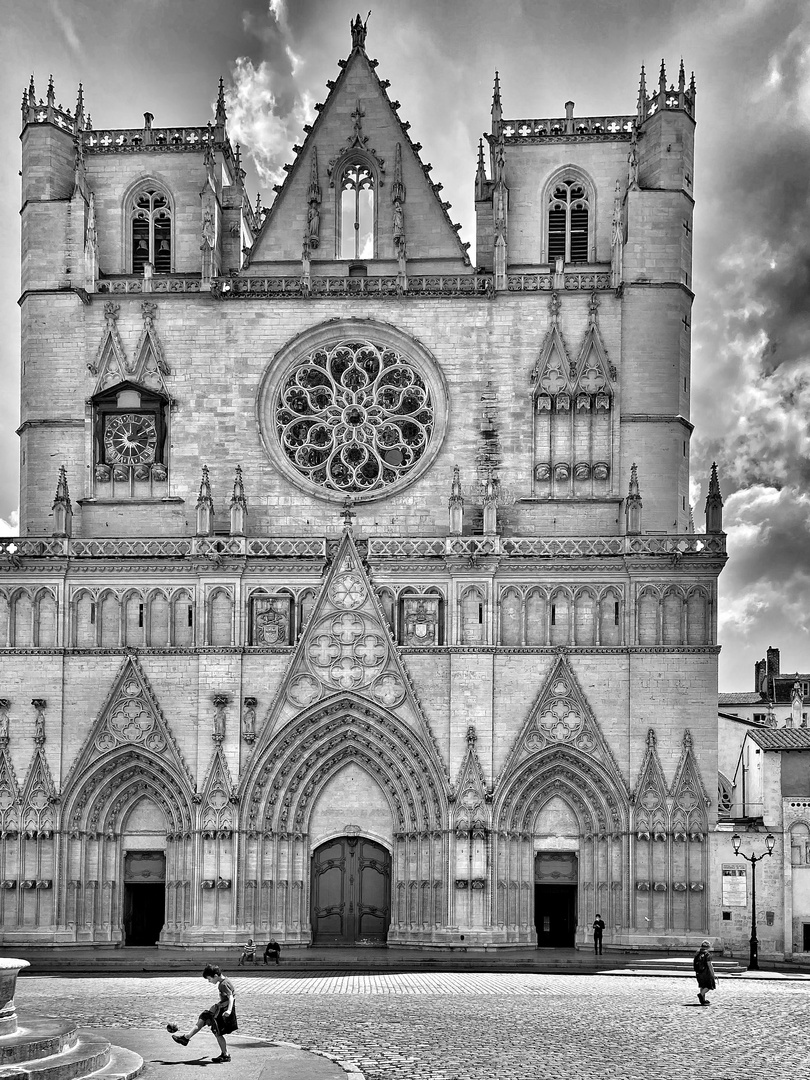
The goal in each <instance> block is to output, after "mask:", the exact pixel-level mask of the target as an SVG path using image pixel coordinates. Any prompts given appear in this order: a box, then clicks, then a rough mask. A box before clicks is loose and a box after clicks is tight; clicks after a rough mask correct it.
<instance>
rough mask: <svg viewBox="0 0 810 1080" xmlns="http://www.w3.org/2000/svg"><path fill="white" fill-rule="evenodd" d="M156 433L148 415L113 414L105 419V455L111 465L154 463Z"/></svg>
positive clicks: (152, 421) (153, 419)
mask: <svg viewBox="0 0 810 1080" xmlns="http://www.w3.org/2000/svg"><path fill="white" fill-rule="evenodd" d="M156 451H157V431H156V428H155V418H154V416H152V415H151V414H150V413H116V414H114V415H108V416H106V417H105V422H104V456H105V459H106V461H107V463H108V464H110V465H141V464H151V463H152V462H154V461H155V454H156Z"/></svg>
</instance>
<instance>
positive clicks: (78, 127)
mask: <svg viewBox="0 0 810 1080" xmlns="http://www.w3.org/2000/svg"><path fill="white" fill-rule="evenodd" d="M73 130H74V132H76V133H78V132H80V131H84V90H83V89H82V84H81V83H79V92H78V96H77V98H76V116H75V117H74V120H73Z"/></svg>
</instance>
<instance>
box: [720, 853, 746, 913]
mask: <svg viewBox="0 0 810 1080" xmlns="http://www.w3.org/2000/svg"><path fill="white" fill-rule="evenodd" d="M747 906H748V867H747V866H740V865H739V864H737V863H725V864H724V865H723V907H747Z"/></svg>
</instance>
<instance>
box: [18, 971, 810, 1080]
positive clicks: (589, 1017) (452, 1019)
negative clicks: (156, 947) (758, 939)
mask: <svg viewBox="0 0 810 1080" xmlns="http://www.w3.org/2000/svg"><path fill="white" fill-rule="evenodd" d="M606 959H607V958H606ZM659 969H660V965H659ZM614 970H615V972H616V973H615V974H608V973H589V974H571V975H561V974H553V973H534V972H511V973H510V972H503V971H486V972H474V971H453V972H429V971H424V970H421V971H415V972H411V973H406V972H396V971H382V970H381V971H379V972H372V973H368V974H342V973H339V972H336V973H333V974H330V973H328V972H321V973H307V972H303V971H288V972H285V971H283V970H280V971H276V970H275V969H269V970H267V971H265V970H264V969H261V970H260V971H258V972H252V971H251V972H250V973H246V974H244V975H243V974H242V971H241V970H235V971H233V972H232V973H231V974H232V977H233V981H234V984H235V986H236V992H237V1008H238V1014H239V1018H240V1033H241V1035H242V1036H247V1037H248V1038H250V1037H255V1038H263V1039H269V1040H272V1041H280V1042H287V1043H293V1044H296V1045H297V1046H300V1047H304V1048H305V1049H306V1050H310V1051H318V1052H320V1053H321V1054H326V1055H328V1056H329V1057H330V1058H332V1059H333V1060H335V1061H337V1062H339V1063H342V1064H343V1065H344V1066H345V1067H347V1068H349V1067H352V1066H353V1067H354V1068H355V1069H357V1070H359V1072H360V1073H361V1074H362V1076H363V1077H364V1078H365V1080H382V1078H388V1080H390V1078H397V1080H530V1078H534V1077H538V1078H540V1077H543V1078H545V1077H552V1076H553V1077H558V1078H561V1080H567V1078H571V1080H573V1078H577V1080H596V1078H597V1077H598V1078H599V1080H605V1078H613V1077H616V1078H619V1077H621V1078H622V1080H649V1077H650V1076H656V1077H661V1078H664V1080H687V1078H688V1080H703V1078H705V1077H707V1076H710V1077H712V1080H749V1078H750V1080H760V1077H762V1075H763V1073H764V1071H767V1075H768V1077H769V1080H782V1078H790V1080H795V1078H797V1077H804V1076H807V1075H808V1074H810V1009H808V1004H810V980H807V979H806V978H802V977H801V976H799V977H796V978H791V977H786V976H785V975H784V974H781V973H779V974H769V973H764V974H765V975H766V977H765V978H752V977H751V976H748V975H745V974H742V975H728V976H727V977H725V978H722V979H721V981H720V984H719V987H718V989H717V991H716V992H715V993H714V994H713V995H711V1000H712V1002H713V1003H712V1005H711V1007H709V1008H701V1006H700V1005H699V1004H698V1001H697V997H696V985H695V982H694V979H693V978H690V977H689V976H688V973H687V972H686V970H685V969H684V968H683V966H682V965H681V969H680V970H681V974H680V975H679V974H675V973H672V974H664V973H663V970H665V969H660V973H659V974H658V975H657V976H653V975H647V974H632V973H631V971H630V970H629V969H624V970H621V969H614ZM768 976H769V977H768ZM210 996H211V995H210V988H209V987H208V986H206V984H205V983H204V982H203V981H202V979H201V978H200V977H199V976H192V975H186V974H183V975H175V976H168V977H167V976H162V975H150V974H142V975H140V976H134V977H133V976H129V975H126V976H121V977H117V978H116V977H108V976H100V977H97V978H86V977H76V978H66V977H64V976H56V975H52V976H44V975H36V974H30V975H27V976H24V977H22V978H21V979H20V980H19V982H18V986H17V994H16V1002H17V1007H18V1009H21V1010H22V1009H26V1010H30V1009H34V1010H38V1011H41V1012H47V1013H51V1014H54V1013H64V1014H65V1015H70V1016H72V1017H73V1018H75V1019H77V1020H78V1021H79V1022H80V1023H81V1024H82V1026H85V1027H95V1028H104V1029H107V1030H108V1034H109V1037H112V1038H113V1040H114V1041H117V1042H119V1043H121V1044H122V1045H126V1041H125V1040H126V1037H127V1032H128V1031H129V1032H132V1033H135V1032H136V1031H139V1032H143V1031H144V1030H149V1029H154V1040H153V1042H152V1043H151V1044H149V1043H148V1044H147V1051H146V1052H145V1053H144V1052H143V1051H139V1052H141V1053H142V1054H143V1056H144V1060H145V1062H146V1067H145V1070H144V1073H143V1077H144V1080H157V1078H158V1076H159V1075H160V1073H161V1072H162V1073H163V1074H164V1077H165V1075H166V1066H167V1065H170V1064H176V1063H177V1062H178V1061H182V1060H185V1059H186V1058H188V1060H189V1063H190V1064H191V1062H192V1060H193V1063H194V1064H195V1066H200V1065H204V1064H206V1062H210V1057H212V1056H214V1055H216V1053H217V1052H218V1051H217V1048H216V1043H215V1042H214V1040H213V1038H211V1036H210V1035H209V1034H208V1033H207V1032H203V1033H202V1034H201V1035H200V1036H198V1038H197V1039H196V1040H195V1041H194V1043H193V1044H192V1045H193V1050H194V1053H193V1054H191V1055H190V1057H189V1053H190V1051H189V1052H186V1055H185V1057H184V1055H183V1054H182V1053H181V1054H179V1056H178V1055H175V1054H174V1050H179V1049H180V1048H177V1047H176V1046H175V1044H173V1043H172V1042H171V1040H170V1038H169V1036H168V1035H167V1034H166V1031H165V1024H166V1023H167V1021H169V1020H175V1021H176V1022H178V1023H179V1024H181V1025H185V1024H186V1023H188V1022H189V1021H190V1020H192V1019H193V1018H194V1017H196V1015H197V1013H198V1012H199V1011H200V1009H201V1008H203V1007H205V1005H206V1004H207V1003H208V999H209V997H210ZM119 1036H120V1037H119ZM239 1051H240V1047H239V1046H238V1044H237V1043H236V1042H235V1043H234V1045H233V1062H234V1066H238V1053H239ZM244 1053H245V1054H247V1051H244ZM313 1060H315V1059H313ZM321 1060H323V1059H321ZM319 1067H320V1066H318V1068H319ZM313 1069H315V1066H313ZM229 1072H230V1070H229ZM262 1075H263V1077H264V1080H271V1077H272V1078H275V1077H276V1076H278V1077H279V1078H281V1077H282V1076H284V1071H283V1069H279V1070H278V1071H276V1070H272V1071H265V1072H264V1073H263V1074H262ZM315 1075H316V1074H315V1072H313V1077H314V1076H315ZM355 1075H356V1073H355ZM171 1076H172V1077H173V1080H178V1073H177V1072H176V1071H175V1070H174V1069H173V1070H172V1073H171ZM217 1076H219V1077H220V1080H226V1078H225V1077H224V1075H223V1071H222V1070H221V1071H220V1072H219V1073H217Z"/></svg>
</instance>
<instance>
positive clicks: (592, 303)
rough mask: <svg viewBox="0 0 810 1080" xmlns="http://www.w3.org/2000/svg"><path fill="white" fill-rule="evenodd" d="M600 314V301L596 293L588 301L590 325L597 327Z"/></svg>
mask: <svg viewBox="0 0 810 1080" xmlns="http://www.w3.org/2000/svg"><path fill="white" fill-rule="evenodd" d="M598 312H599V300H598V298H597V295H596V293H595V292H592V293H591V298H590V300H589V301H588V325H589V326H595V325H596V317H597V314H598Z"/></svg>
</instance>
